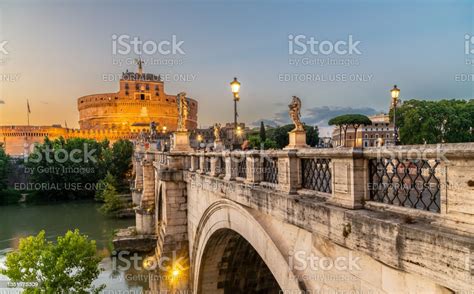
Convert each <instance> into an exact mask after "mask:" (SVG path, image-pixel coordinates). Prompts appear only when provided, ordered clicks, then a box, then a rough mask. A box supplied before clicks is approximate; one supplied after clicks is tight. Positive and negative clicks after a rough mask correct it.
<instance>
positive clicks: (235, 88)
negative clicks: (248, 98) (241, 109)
mask: <svg viewBox="0 0 474 294" xmlns="http://www.w3.org/2000/svg"><path fill="white" fill-rule="evenodd" d="M230 88H231V89H232V93H234V97H239V92H240V83H239V81H237V78H234V80H233V81H232V82H231V83H230Z"/></svg>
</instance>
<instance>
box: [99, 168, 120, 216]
mask: <svg viewBox="0 0 474 294" xmlns="http://www.w3.org/2000/svg"><path fill="white" fill-rule="evenodd" d="M103 183H104V184H105V188H104V190H103V191H102V193H101V197H102V199H103V201H104V204H103V205H102V206H101V207H100V212H102V213H103V214H105V215H107V216H112V217H116V216H117V215H118V213H119V212H120V211H121V210H122V209H123V208H124V205H123V202H122V200H121V199H120V196H119V194H118V193H117V189H116V188H115V186H114V183H115V179H114V177H112V176H111V175H110V174H108V175H107V177H106V178H105V179H104V181H103Z"/></svg>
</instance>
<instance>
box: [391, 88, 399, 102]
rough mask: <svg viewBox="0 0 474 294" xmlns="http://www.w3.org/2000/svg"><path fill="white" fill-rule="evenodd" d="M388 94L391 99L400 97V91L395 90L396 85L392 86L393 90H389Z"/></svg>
mask: <svg viewBox="0 0 474 294" xmlns="http://www.w3.org/2000/svg"><path fill="white" fill-rule="evenodd" d="M390 93H391V94H392V98H393V99H395V100H396V99H398V96H399V95H400V89H398V88H397V85H394V86H393V89H392V90H390Z"/></svg>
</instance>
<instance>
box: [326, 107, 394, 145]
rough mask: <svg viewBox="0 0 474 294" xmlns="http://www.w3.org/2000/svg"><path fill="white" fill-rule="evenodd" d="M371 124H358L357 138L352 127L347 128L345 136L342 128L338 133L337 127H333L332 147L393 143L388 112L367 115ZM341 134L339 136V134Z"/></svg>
mask: <svg viewBox="0 0 474 294" xmlns="http://www.w3.org/2000/svg"><path fill="white" fill-rule="evenodd" d="M369 119H370V120H371V121H372V124H371V125H368V126H360V127H359V128H358V129H357V138H356V137H355V130H354V128H353V127H348V128H347V133H346V138H345V139H344V130H341V133H339V127H335V128H334V130H333V133H332V145H333V146H334V147H339V146H344V142H346V143H345V144H346V145H345V146H347V147H376V146H384V145H393V131H394V129H393V123H391V122H390V118H389V116H388V114H385V113H382V114H376V115H372V116H369ZM339 134H341V136H339Z"/></svg>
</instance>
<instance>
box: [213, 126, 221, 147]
mask: <svg viewBox="0 0 474 294" xmlns="http://www.w3.org/2000/svg"><path fill="white" fill-rule="evenodd" d="M214 141H215V142H220V141H221V124H220V123H216V124H215V125H214Z"/></svg>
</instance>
